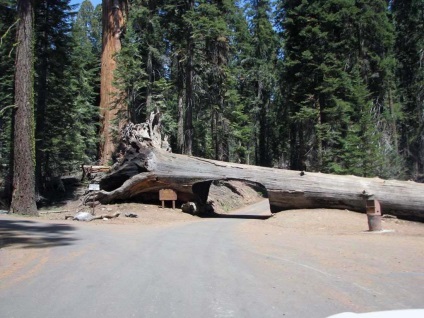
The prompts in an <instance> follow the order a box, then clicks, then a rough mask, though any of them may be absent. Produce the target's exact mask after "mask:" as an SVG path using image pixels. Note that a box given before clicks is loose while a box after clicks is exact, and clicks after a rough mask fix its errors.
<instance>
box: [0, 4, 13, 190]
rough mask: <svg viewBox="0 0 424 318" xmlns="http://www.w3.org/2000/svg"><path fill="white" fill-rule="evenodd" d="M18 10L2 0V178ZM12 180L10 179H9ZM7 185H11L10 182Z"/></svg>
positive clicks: (8, 142)
mask: <svg viewBox="0 0 424 318" xmlns="http://www.w3.org/2000/svg"><path fill="white" fill-rule="evenodd" d="M16 22H17V18H16V12H15V8H14V7H13V3H12V1H4V0H3V1H0V56H1V59H0V179H2V180H5V179H7V178H8V176H9V174H10V172H11V171H10V169H9V168H10V167H11V163H10V159H11V133H12V132H11V129H12V127H11V122H12V111H13V105H14V94H13V90H14V82H13V76H14V60H15V46H14V43H15V33H16ZM9 181H10V180H9ZM3 185H5V186H10V182H7V184H5V183H3Z"/></svg>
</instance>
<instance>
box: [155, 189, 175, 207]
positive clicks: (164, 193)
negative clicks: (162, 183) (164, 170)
mask: <svg viewBox="0 0 424 318" xmlns="http://www.w3.org/2000/svg"><path fill="white" fill-rule="evenodd" d="M159 200H161V201H162V208H164V207H165V201H172V208H173V209H175V201H176V200H177V192H175V191H174V190H172V189H162V190H159Z"/></svg>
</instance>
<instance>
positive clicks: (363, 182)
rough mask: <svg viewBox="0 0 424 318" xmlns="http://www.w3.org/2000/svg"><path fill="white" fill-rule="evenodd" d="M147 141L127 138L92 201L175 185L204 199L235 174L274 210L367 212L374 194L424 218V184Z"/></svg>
mask: <svg viewBox="0 0 424 318" xmlns="http://www.w3.org/2000/svg"><path fill="white" fill-rule="evenodd" d="M150 140H151V139H150V138H148V139H147V141H148V142H149V143H150ZM149 143H147V144H145V145H144V146H143V145H141V144H140V142H137V141H131V142H129V143H128V145H129V146H128V147H127V152H126V154H125V157H124V158H123V160H122V161H121V163H120V164H119V165H116V166H115V167H114V169H113V170H112V172H111V173H109V174H108V175H106V176H105V177H103V178H102V180H101V181H100V186H101V189H102V191H99V192H96V193H94V194H93V196H94V197H90V198H89V199H88V200H89V201H91V200H93V199H94V200H97V201H99V202H101V203H109V202H111V201H114V200H127V199H131V198H134V197H143V196H151V195H156V196H157V193H158V191H159V190H160V189H164V188H171V189H174V190H175V191H176V192H177V193H178V200H180V201H197V202H198V203H200V204H206V201H207V196H208V192H209V186H210V184H211V182H212V181H214V180H228V179H236V180H246V181H250V182H256V183H260V184H262V185H263V186H264V187H265V188H266V190H267V192H268V198H269V201H270V207H271V211H272V212H278V211H282V210H288V209H305V208H338V209H350V210H354V211H365V202H364V200H365V199H376V200H379V201H380V203H381V205H382V209H383V212H384V213H390V214H394V215H398V216H405V217H410V218H415V219H420V220H422V221H424V196H423V195H422V194H423V193H424V184H419V183H415V182H411V181H407V182H405V181H393V180H382V179H379V178H360V177H355V176H340V175H330V174H322V173H310V172H307V173H304V172H299V171H292V170H282V169H272V168H265V167H258V166H248V165H242V164H235V163H226V162H221V161H214V160H207V159H202V158H196V157H189V156H184V155H178V154H171V153H168V152H165V151H163V150H162V149H158V148H155V147H152V146H151V145H150V144H149ZM146 145H147V146H146Z"/></svg>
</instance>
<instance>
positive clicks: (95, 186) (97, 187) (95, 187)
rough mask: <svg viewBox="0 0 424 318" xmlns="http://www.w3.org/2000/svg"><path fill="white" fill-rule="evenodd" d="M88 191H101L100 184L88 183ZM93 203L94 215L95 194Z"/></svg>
mask: <svg viewBox="0 0 424 318" xmlns="http://www.w3.org/2000/svg"><path fill="white" fill-rule="evenodd" d="M88 191H100V184H97V183H90V184H89V185H88ZM91 205H92V208H93V210H92V212H91V214H92V215H94V196H93V202H91Z"/></svg>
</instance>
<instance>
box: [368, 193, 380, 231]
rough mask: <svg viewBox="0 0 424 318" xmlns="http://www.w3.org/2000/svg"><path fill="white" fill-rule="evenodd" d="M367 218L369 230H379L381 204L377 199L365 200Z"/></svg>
mask: <svg viewBox="0 0 424 318" xmlns="http://www.w3.org/2000/svg"><path fill="white" fill-rule="evenodd" d="M366 205H367V218H368V228H369V231H381V230H382V227H381V206H380V202H379V201H378V200H367V201H366Z"/></svg>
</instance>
